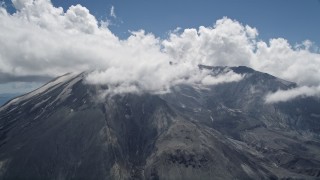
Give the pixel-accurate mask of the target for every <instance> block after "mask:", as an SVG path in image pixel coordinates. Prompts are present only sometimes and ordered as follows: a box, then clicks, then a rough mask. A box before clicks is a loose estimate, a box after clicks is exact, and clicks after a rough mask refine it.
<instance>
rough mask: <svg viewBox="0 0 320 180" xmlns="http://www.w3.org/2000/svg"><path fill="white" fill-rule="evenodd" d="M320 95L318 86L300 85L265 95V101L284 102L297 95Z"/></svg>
mask: <svg viewBox="0 0 320 180" xmlns="http://www.w3.org/2000/svg"><path fill="white" fill-rule="evenodd" d="M310 96H320V86H318V87H307V86H302V87H298V88H294V89H290V90H287V91H283V90H279V91H277V92H275V93H273V94H268V95H267V96H266V99H265V100H266V103H275V102H285V101H289V100H292V99H295V98H297V97H310Z"/></svg>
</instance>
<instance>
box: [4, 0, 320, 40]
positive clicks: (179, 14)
mask: <svg viewBox="0 0 320 180" xmlns="http://www.w3.org/2000/svg"><path fill="white" fill-rule="evenodd" d="M5 1H6V4H7V6H8V7H9V8H10V7H11V6H12V5H10V4H11V2H10V0H5ZM52 3H53V4H54V5H55V6H56V7H60V6H61V7H63V8H64V10H67V9H68V8H69V7H70V6H71V5H76V4H81V5H82V6H85V7H87V8H88V9H89V10H90V13H91V14H93V15H94V16H95V17H96V18H97V19H99V20H105V19H106V18H108V19H109V20H111V21H112V23H113V25H111V26H110V27H109V28H110V29H111V30H112V32H113V33H115V34H116V35H117V36H118V37H120V38H126V37H128V36H129V35H130V33H128V30H139V29H144V30H146V31H147V32H152V33H154V34H155V35H156V36H158V37H161V38H164V37H166V35H167V33H168V31H170V30H174V29H175V28H176V27H181V28H182V29H185V28H198V27H199V26H212V25H213V24H214V22H215V21H216V20H217V19H220V18H222V17H224V16H227V17H229V18H231V19H235V20H238V21H239V22H241V23H243V24H248V25H250V26H252V27H256V28H257V29H258V30H259V37H260V38H261V39H263V40H268V39H270V38H278V37H283V38H285V39H287V40H288V41H289V42H290V43H291V44H293V45H294V44H295V43H301V42H302V41H304V40H306V39H309V40H311V41H313V42H315V43H316V44H317V45H319V44H320V35H319V32H320V20H319V18H320V1H319V0H304V1H303V0H280V1H279V0H199V1H194V0H149V1H145V0H135V1H130V0H90V1H88V0H52ZM112 6H114V8H115V13H116V15H117V18H116V19H115V18H113V17H110V9H111V7H112Z"/></svg>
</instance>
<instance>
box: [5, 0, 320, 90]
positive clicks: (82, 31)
mask: <svg viewBox="0 0 320 180" xmlns="http://www.w3.org/2000/svg"><path fill="white" fill-rule="evenodd" d="M12 2H13V5H14V7H15V8H16V9H17V12H16V13H14V14H9V13H7V11H6V10H5V8H4V7H0V29H1V33H0V44H1V46H0V73H2V74H6V77H8V78H7V80H6V78H5V77H3V78H2V79H1V81H2V82H8V81H10V78H12V77H15V81H19V80H20V81H22V82H23V81H26V79H30V78H28V77H38V79H41V78H40V77H44V78H47V77H55V76H58V75H61V74H64V73H66V72H74V71H75V72H82V71H93V72H92V73H90V74H89V75H88V77H87V83H91V84H108V85H109V86H110V89H109V90H108V93H121V92H143V91H147V92H152V93H162V92H166V91H168V90H169V89H170V87H171V86H173V85H176V84H179V83H195V84H199V83H200V84H202V85H212V84H216V83H223V82H230V81H238V80H240V79H241V78H243V77H240V76H239V75H237V74H235V73H233V72H225V74H223V75H221V76H218V77H213V76H212V75H211V74H210V72H207V71H199V69H198V64H205V65H213V66H217V65H223V66H238V65H245V66H250V67H252V68H254V69H257V70H260V71H263V72H267V73H270V74H272V75H275V76H278V77H280V78H282V79H286V80H289V81H295V82H297V83H299V84H300V85H305V86H319V85H320V82H319V77H320V55H319V53H318V51H315V50H312V49H314V47H315V46H314V45H313V44H312V42H311V41H305V42H302V43H301V44H298V45H296V46H294V47H292V46H291V45H290V44H289V43H288V41H287V40H285V39H282V38H277V39H270V41H269V42H264V41H261V40H260V39H259V37H258V35H259V33H258V30H257V29H256V28H254V27H251V26H249V25H243V24H241V23H240V22H238V21H236V20H232V19H229V18H227V17H224V18H222V19H219V20H217V21H216V22H215V24H214V25H212V26H210V27H204V26H201V27H199V28H198V29H195V28H189V29H181V28H179V29H177V30H174V31H172V32H170V33H169V37H168V38H167V39H160V38H158V37H155V36H154V35H153V34H152V33H146V32H145V31H144V30H139V31H134V32H132V34H131V35H130V36H129V37H128V38H127V39H124V40H120V39H119V38H118V37H117V36H116V35H114V34H113V33H112V32H111V31H110V29H108V25H107V24H108V22H103V21H102V22H98V21H97V20H96V18H95V17H94V16H93V15H92V14H91V13H90V11H89V10H88V9H87V8H86V7H83V6H81V5H74V6H71V7H69V8H68V9H66V10H64V9H63V8H61V7H54V6H53V5H52V3H51V2H50V0H13V1H12ZM113 15H114V17H116V14H115V11H114V7H113V6H112V7H111V10H110V16H113ZM25 77H27V78H25ZM35 80H36V79H35Z"/></svg>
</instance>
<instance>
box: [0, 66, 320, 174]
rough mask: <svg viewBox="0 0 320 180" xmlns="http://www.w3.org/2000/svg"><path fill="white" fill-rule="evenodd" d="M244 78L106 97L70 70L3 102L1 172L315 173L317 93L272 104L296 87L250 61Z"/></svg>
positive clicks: (319, 121)
mask: <svg viewBox="0 0 320 180" xmlns="http://www.w3.org/2000/svg"><path fill="white" fill-rule="evenodd" d="M199 67H200V69H203V68H204V69H208V70H211V71H212V72H215V74H219V73H220V72H223V71H224V70H225V69H226V68H228V69H230V70H232V71H233V72H235V73H237V74H241V75H242V76H243V77H244V78H243V79H242V80H240V81H237V82H228V83H222V84H217V85H212V86H206V87H205V88H204V87H199V86H193V85H188V84H181V85H176V86H174V87H172V88H171V91H170V92H168V93H165V94H150V93H147V92H145V93H140V94H133V93H126V94H118V95H112V96H106V97H103V98H102V97H101V96H99V95H100V94H101V92H104V91H105V90H106V89H108V86H107V85H90V84H87V83H85V78H86V73H81V74H72V73H69V74H65V75H63V76H60V77H58V78H56V79H54V80H52V81H50V82H48V83H47V84H45V85H44V86H42V87H40V88H39V89H37V90H35V91H33V92H30V93H28V94H25V95H22V96H19V97H17V98H14V99H12V100H10V101H8V102H7V103H6V104H4V105H3V106H2V107H1V108H0V179H32V180H35V179H41V180H43V179H96V180H100V179H286V178H288V179H317V178H320V136H319V135H320V100H319V98H316V97H300V98H296V99H294V100H291V101H287V102H279V103H273V104H270V103H266V102H265V96H266V94H268V93H269V92H275V91H277V90H279V89H281V90H287V89H291V88H294V87H297V85H296V84H295V83H292V82H288V81H285V80H282V79H279V78H277V77H274V76H272V75H269V74H266V73H263V72H258V71H255V70H253V69H251V68H248V67H245V66H239V67H219V66H217V67H211V66H199Z"/></svg>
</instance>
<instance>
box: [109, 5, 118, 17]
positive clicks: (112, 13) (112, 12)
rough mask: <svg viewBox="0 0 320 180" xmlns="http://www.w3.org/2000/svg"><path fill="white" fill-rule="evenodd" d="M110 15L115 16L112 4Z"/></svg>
mask: <svg viewBox="0 0 320 180" xmlns="http://www.w3.org/2000/svg"><path fill="white" fill-rule="evenodd" d="M110 16H111V17H113V18H117V16H116V13H115V10H114V6H111V9H110Z"/></svg>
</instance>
